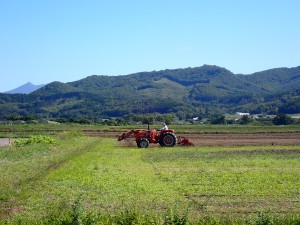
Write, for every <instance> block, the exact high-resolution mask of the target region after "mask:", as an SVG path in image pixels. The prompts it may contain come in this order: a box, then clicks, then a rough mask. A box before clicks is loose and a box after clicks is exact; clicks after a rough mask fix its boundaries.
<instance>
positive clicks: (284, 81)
mask: <svg viewBox="0 0 300 225" xmlns="http://www.w3.org/2000/svg"><path fill="white" fill-rule="evenodd" d="M236 111H240V112H248V113H255V114H256V113H267V114H277V113H300V66H299V67H294V68H275V69H270V70H266V71H262V72H257V73H254V74H249V75H242V74H234V73H232V72H231V71H229V70H227V69H225V68H222V67H218V66H212V65H203V66H201V67H195V68H184V69H174V70H162V71H152V72H140V73H135V74H129V75H122V76H105V75H92V76H89V77H86V78H84V79H81V80H78V81H74V82H69V83H61V82H52V83H49V84H47V85H45V86H43V87H41V88H39V89H37V90H36V91H34V92H31V93H29V94H4V93H2V94H0V118H6V117H7V116H9V115H35V116H37V117H39V118H89V119H93V120H96V119H99V118H107V117H123V116H128V115H130V114H146V113H162V114H164V113H174V114H175V115H177V116H178V118H180V119H188V118H192V117H195V116H210V115H217V114H224V113H234V112H236Z"/></svg>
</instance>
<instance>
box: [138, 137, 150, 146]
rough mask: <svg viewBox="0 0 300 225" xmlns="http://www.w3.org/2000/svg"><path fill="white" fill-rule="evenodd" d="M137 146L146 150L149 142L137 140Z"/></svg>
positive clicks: (143, 139)
mask: <svg viewBox="0 0 300 225" xmlns="http://www.w3.org/2000/svg"><path fill="white" fill-rule="evenodd" d="M136 144H137V146H138V147H139V148H148V146H149V141H148V139H146V138H142V139H141V140H139V141H138V142H137V143H136Z"/></svg>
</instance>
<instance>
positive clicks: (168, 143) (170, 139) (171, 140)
mask: <svg viewBox="0 0 300 225" xmlns="http://www.w3.org/2000/svg"><path fill="white" fill-rule="evenodd" d="M159 144H160V146H162V147H172V146H174V145H176V136H175V135H174V134H172V133H165V134H163V135H162V137H161V139H160V141H159Z"/></svg>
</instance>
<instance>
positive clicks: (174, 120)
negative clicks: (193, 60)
mask: <svg viewBox="0 0 300 225" xmlns="http://www.w3.org/2000/svg"><path fill="white" fill-rule="evenodd" d="M2 122H7V123H44V122H48V123H49V122H50V123H51V122H52V123H77V124H100V125H101V124H102V125H109V126H121V125H130V124H160V123H167V124H208V125H248V124H253V125H290V124H300V120H299V119H294V118H292V117H291V116H289V115H287V114H277V115H275V116H268V115H265V114H264V115H255V116H251V115H242V116H233V115H229V116H225V115H217V114H215V115H212V116H210V117H195V118H192V119H186V120H181V119H180V118H179V117H178V116H177V115H176V114H174V113H167V114H160V113H148V114H130V115H126V116H124V117H116V118H115V117H114V118H98V119H96V120H95V119H91V118H87V117H79V118H51V119H48V120H45V119H39V118H37V117H36V116H34V115H29V116H19V115H10V116H8V117H6V118H5V120H3V121H2Z"/></svg>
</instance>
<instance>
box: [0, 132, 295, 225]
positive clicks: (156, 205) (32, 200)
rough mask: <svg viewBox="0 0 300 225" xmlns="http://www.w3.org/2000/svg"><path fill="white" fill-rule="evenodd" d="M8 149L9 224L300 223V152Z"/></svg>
mask: <svg viewBox="0 0 300 225" xmlns="http://www.w3.org/2000/svg"><path fill="white" fill-rule="evenodd" d="M52 137H54V138H55V139H56V143H54V144H49V143H35V144H34V143H33V144H30V145H25V146H20V147H16V146H10V147H5V148H0V173H1V186H0V218H1V222H0V223H2V224H233V223H235V224H299V223H300V210H299V209H300V146H268V147H267V146H255V147H254V146H245V147H222V148H221V147H205V148H203V147H190V148H187V147H174V148H159V147H153V146H151V147H150V148H148V149H139V148H128V147H122V146H120V145H119V144H120V143H119V142H117V141H116V140H114V139H108V138H91V137H85V136H82V135H80V133H76V132H61V133H59V134H56V135H55V136H53V135H52Z"/></svg>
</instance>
